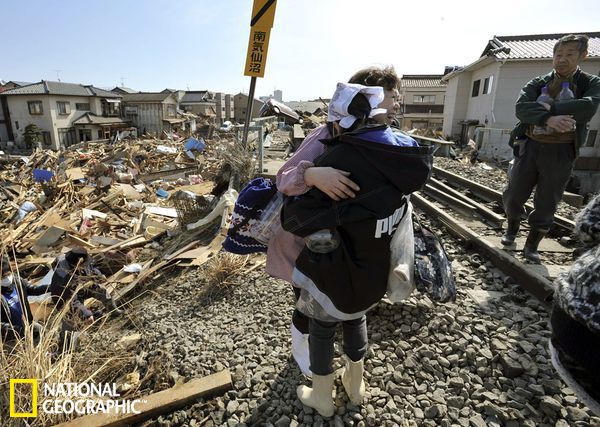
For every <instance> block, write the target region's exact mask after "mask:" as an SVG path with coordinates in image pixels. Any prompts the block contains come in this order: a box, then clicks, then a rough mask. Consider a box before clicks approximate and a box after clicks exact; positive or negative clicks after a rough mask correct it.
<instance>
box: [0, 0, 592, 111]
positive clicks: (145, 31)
mask: <svg viewBox="0 0 600 427" xmlns="http://www.w3.org/2000/svg"><path fill="white" fill-rule="evenodd" d="M277 3H278V4H277V13H276V15H275V25H274V28H273V30H272V33H271V42H270V45H269V56H268V61H267V68H266V74H265V78H263V79H260V78H259V79H258V83H257V91H256V95H257V96H258V95H268V94H270V93H272V91H273V89H281V90H282V91H283V97H284V100H306V99H310V98H314V97H317V96H323V97H329V96H330V95H331V93H333V90H334V88H335V83H336V82H337V81H345V80H347V79H348V77H349V76H350V75H351V74H352V73H353V72H354V71H356V70H358V69H360V68H362V67H364V66H367V65H375V64H391V65H394V66H395V68H396V70H397V71H398V73H399V74H415V73H422V74H426V73H429V74H440V73H442V72H443V69H444V66H445V65H465V64H468V63H471V62H473V61H475V60H476V59H477V58H478V57H479V55H480V54H481V52H482V50H483V48H484V47H485V44H486V42H487V40H489V39H490V38H491V37H493V36H494V35H515V34H537V33H555V32H577V31H600V21H598V17H599V16H600V2H599V1H597V0H578V1H569V2H564V1H556V0H547V1H538V0H534V1H516V0H504V1H497V2H475V1H466V0H464V1H463V0H454V1H447V0H444V1H438V0H429V1H411V2H406V1H401V0H369V1H364V0H303V1H298V0H278V2H277ZM365 4H366V5H368V7H369V9H368V10H365ZM565 8H567V9H568V10H567V11H566V12H567V13H562V12H561V11H564V10H565ZM251 9H252V1H251V0H212V1H207V0H171V1H167V0H144V1H141V0H140V1H138V0H120V1H109V0H106V1H93V0H91V1H84V0H81V1H75V0H48V1H41V0H40V1H28V0H20V1H4V2H2V6H0V16H2V17H3V19H2V23H1V24H0V40H2V41H3V42H2V45H3V46H2V56H1V57H0V79H3V80H21V81H32V82H34V81H39V80H41V79H45V80H56V78H57V73H56V71H55V70H61V71H60V72H59V75H60V78H61V80H62V81H64V82H73V83H83V84H93V85H96V86H100V87H105V86H115V85H117V84H120V81H121V78H124V83H125V86H128V87H131V88H133V89H136V90H142V91H160V90H162V89H164V88H165V87H169V88H177V89H186V88H187V87H189V88H190V89H192V90H200V89H209V90H213V91H224V92H229V93H237V92H240V91H244V92H247V91H248V87H249V83H250V78H249V77H244V76H243V67H244V63H245V54H246V48H247V43H248V35H249V23H250V14H251Z"/></svg>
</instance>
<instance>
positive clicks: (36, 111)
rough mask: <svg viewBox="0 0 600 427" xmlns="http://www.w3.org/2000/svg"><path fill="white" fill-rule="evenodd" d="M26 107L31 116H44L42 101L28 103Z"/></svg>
mask: <svg viewBox="0 0 600 427" xmlns="http://www.w3.org/2000/svg"><path fill="white" fill-rule="evenodd" d="M27 106H28V107H29V114H31V115H32V116H41V115H42V114H44V109H43V108H42V101H28V102H27Z"/></svg>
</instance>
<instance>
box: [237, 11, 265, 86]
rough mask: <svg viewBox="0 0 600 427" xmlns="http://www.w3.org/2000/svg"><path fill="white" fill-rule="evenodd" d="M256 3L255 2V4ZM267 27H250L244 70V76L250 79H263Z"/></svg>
mask: <svg viewBox="0 0 600 427" xmlns="http://www.w3.org/2000/svg"><path fill="white" fill-rule="evenodd" d="M256 3H257V1H255V4H256ZM270 33H271V28H269V27H251V28H250V40H249V41H248V53H247V54H246V68H245V69H244V75H245V76H250V77H264V75H265V66H266V64H267V50H268V48H269V35H270Z"/></svg>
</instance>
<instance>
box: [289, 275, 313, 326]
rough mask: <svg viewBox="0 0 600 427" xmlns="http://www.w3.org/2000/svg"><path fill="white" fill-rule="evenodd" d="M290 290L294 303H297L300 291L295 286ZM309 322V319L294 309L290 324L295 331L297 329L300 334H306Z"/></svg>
mask: <svg viewBox="0 0 600 427" xmlns="http://www.w3.org/2000/svg"><path fill="white" fill-rule="evenodd" d="M292 289H293V290H294V302H297V301H298V299H299V298H300V291H301V289H300V288H297V287H295V286H292ZM309 320H310V318H309V317H308V316H307V315H305V314H303V313H301V312H300V311H298V309H297V308H295V309H294V313H292V323H293V324H294V326H295V327H296V329H298V330H299V331H300V332H301V333H303V334H308V330H309V326H308V323H309Z"/></svg>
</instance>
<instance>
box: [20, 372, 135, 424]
mask: <svg viewBox="0 0 600 427" xmlns="http://www.w3.org/2000/svg"><path fill="white" fill-rule="evenodd" d="M17 385H19V386H18V391H17ZM23 385H30V386H31V391H29V390H25V388H29V387H27V386H23ZM41 391H42V400H41V402H40V404H39V405H38V380H37V379H20V378H13V379H11V380H10V392H9V393H10V403H9V407H10V411H9V412H10V414H9V415H10V417H11V418H35V417H37V416H38V407H39V408H40V410H41V411H42V413H44V414H67V415H69V414H77V415H79V416H81V415H90V414H111V415H113V414H130V413H133V414H139V413H141V409H139V406H140V405H141V404H143V403H145V402H146V401H145V400H144V401H142V400H140V399H135V400H129V399H121V398H120V397H121V395H120V394H119V392H118V391H117V385H116V384H114V383H98V384H96V383H54V384H48V383H44V384H43V387H42V389H41ZM29 397H31V399H30V400H31V410H30V412H24V411H23V408H21V407H19V408H17V406H18V405H20V406H23V401H28V400H29V399H28V398H29ZM26 409H27V408H26Z"/></svg>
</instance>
